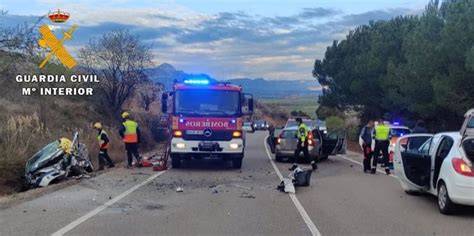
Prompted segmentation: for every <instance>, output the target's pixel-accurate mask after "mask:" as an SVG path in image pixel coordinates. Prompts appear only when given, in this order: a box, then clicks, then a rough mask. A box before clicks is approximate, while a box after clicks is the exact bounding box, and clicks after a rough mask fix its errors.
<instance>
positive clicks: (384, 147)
mask: <svg viewBox="0 0 474 236" xmlns="http://www.w3.org/2000/svg"><path fill="white" fill-rule="evenodd" d="M374 138H375V148H374V155H373V158H374V161H373V165H372V171H371V173H372V174H375V172H376V170H377V161H378V156H379V154H380V151H382V155H383V161H384V164H385V173H387V175H389V174H390V169H389V164H388V158H389V155H388V147H389V145H390V127H389V126H388V125H387V124H385V123H384V121H383V120H382V119H380V120H379V122H378V124H377V126H375V131H374Z"/></svg>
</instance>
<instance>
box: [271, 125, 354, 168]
mask: <svg viewBox="0 0 474 236" xmlns="http://www.w3.org/2000/svg"><path fill="white" fill-rule="evenodd" d="M297 129H298V127H296V126H290V127H287V128H284V129H283V130H282V131H281V132H280V135H279V136H278V137H276V138H275V140H274V143H275V160H276V161H278V162H280V161H283V160H284V159H290V160H291V161H293V159H294V153H295V150H296V147H297V145H298V140H297V138H296V131H297ZM345 136H346V132H345V131H344V130H338V131H336V132H332V133H330V134H324V133H323V132H321V131H320V130H319V129H318V128H316V127H314V128H311V132H310V134H309V137H308V138H309V139H308V145H309V147H308V150H309V155H310V156H311V157H312V158H315V160H317V161H319V160H323V159H327V158H328V157H329V155H336V154H344V153H345V152H346V138H345ZM302 155H303V153H301V154H300V156H302ZM300 160H301V159H300ZM304 161H309V160H304Z"/></svg>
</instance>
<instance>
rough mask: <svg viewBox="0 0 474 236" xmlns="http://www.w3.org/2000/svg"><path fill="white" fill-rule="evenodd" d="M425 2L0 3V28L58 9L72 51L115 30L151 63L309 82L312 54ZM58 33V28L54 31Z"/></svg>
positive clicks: (186, 0)
mask: <svg viewBox="0 0 474 236" xmlns="http://www.w3.org/2000/svg"><path fill="white" fill-rule="evenodd" d="M427 2H428V0H410V1H408V0H399V1H396V0H359V1H349V0H322V1H319V0H301V1H299V0H292V1H290V0H288V1H283V0H252V1H250V0H239V1H236V0H234V1H231V0H220V1H218V0H162V1H159V0H155V1H153V0H147V1H133V0H118V1H105V0H101V1H98V0H94V1H92V0H86V1H73V0H64V1H53V0H33V1H24V0H14V1H10V0H0V9H3V10H8V15H7V16H2V17H0V26H11V25H14V24H18V23H20V22H34V21H35V19H37V17H38V16H40V15H45V14H47V13H48V12H49V11H53V10H56V9H61V10H62V11H66V12H69V13H70V14H71V17H70V19H69V20H68V22H67V23H66V24H61V25H58V24H52V23H51V22H49V21H47V20H45V23H48V24H50V25H54V26H53V28H55V29H56V30H59V29H61V28H62V29H66V28H68V27H70V26H71V25H72V24H77V25H78V26H79V27H78V28H77V30H76V32H75V33H74V37H75V39H74V41H73V42H67V43H66V46H67V48H69V49H70V50H71V51H73V52H72V53H73V54H74V53H75V52H77V50H78V48H80V47H81V46H82V45H84V44H85V43H87V42H88V41H89V39H90V38H92V37H98V36H100V35H101V34H103V33H105V32H107V31H110V30H114V29H119V28H124V29H128V30H130V31H131V32H133V33H136V34H138V35H140V37H141V39H142V40H143V41H144V42H145V43H147V44H151V45H153V48H154V53H155V55H156V57H155V58H156V61H157V64H160V63H164V62H167V63H170V64H172V65H174V66H175V67H177V68H179V69H181V70H184V71H186V72H193V73H207V74H210V75H211V76H213V77H215V78H218V79H230V78H240V77H249V78H258V77H262V78H266V79H295V80H303V79H312V77H311V70H312V66H313V62H314V60H315V59H316V58H322V57H323V56H324V52H325V50H326V47H327V46H328V45H330V44H331V43H332V41H333V40H336V39H337V40H341V39H343V38H344V37H345V35H346V34H347V33H348V31H349V30H350V29H353V28H354V27H356V26H357V25H360V24H367V23H368V22H369V21H370V20H386V19H390V18H392V17H394V16H398V15H406V14H419V13H420V12H421V11H422V10H423V8H424V5H425V4H426V3H427ZM57 35H59V33H57Z"/></svg>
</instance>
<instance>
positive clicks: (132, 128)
mask: <svg viewBox="0 0 474 236" xmlns="http://www.w3.org/2000/svg"><path fill="white" fill-rule="evenodd" d="M122 119H123V123H122V126H121V127H120V130H119V134H120V136H121V137H122V139H123V142H124V144H125V150H127V157H128V160H127V161H128V165H127V166H126V168H128V169H130V168H132V163H133V156H135V159H136V160H137V165H138V167H141V160H140V155H139V154H138V143H139V142H140V128H139V127H138V123H137V122H135V121H134V120H132V119H131V118H130V114H129V113H128V112H124V113H122Z"/></svg>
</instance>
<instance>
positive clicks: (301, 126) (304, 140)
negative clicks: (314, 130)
mask: <svg viewBox="0 0 474 236" xmlns="http://www.w3.org/2000/svg"><path fill="white" fill-rule="evenodd" d="M296 123H298V130H297V131H296V138H297V139H298V146H297V147H296V150H295V157H294V158H295V162H294V163H293V166H292V167H291V168H290V170H295V169H296V168H297V167H298V166H297V165H296V161H297V160H298V158H299V156H300V153H301V151H303V154H304V157H305V159H306V160H309V159H310V155H309V150H308V136H309V132H310V131H309V129H308V127H307V126H306V124H305V123H303V119H301V118H299V117H298V118H296ZM311 167H312V168H313V170H316V169H318V165H317V164H316V161H315V160H314V159H313V160H311Z"/></svg>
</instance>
